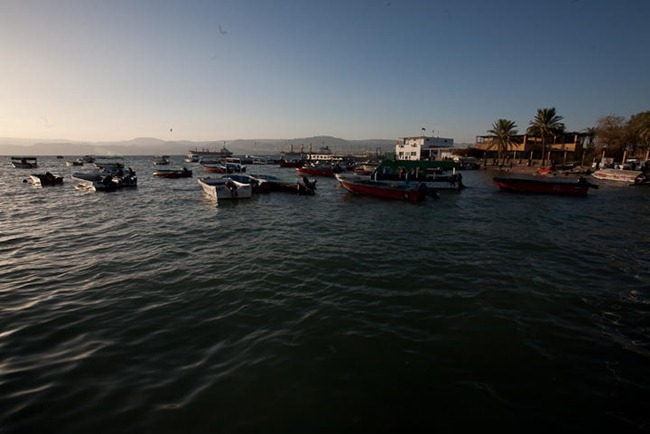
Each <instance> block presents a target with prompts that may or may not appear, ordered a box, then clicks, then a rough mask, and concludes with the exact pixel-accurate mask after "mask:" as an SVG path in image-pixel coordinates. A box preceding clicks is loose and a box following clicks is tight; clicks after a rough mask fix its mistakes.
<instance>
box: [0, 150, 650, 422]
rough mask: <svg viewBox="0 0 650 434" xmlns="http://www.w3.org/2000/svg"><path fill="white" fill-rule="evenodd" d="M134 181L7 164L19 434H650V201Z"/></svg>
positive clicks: (8, 335) (604, 189)
mask: <svg viewBox="0 0 650 434" xmlns="http://www.w3.org/2000/svg"><path fill="white" fill-rule="evenodd" d="M124 162H125V164H126V165H127V166H131V167H133V169H134V170H135V171H136V172H137V175H138V178H139V181H138V182H139V185H138V188H137V189H132V190H121V191H118V192H114V193H92V192H90V193H89V192H84V191H79V190H76V189H75V188H73V185H74V184H73V182H72V181H71V179H70V176H69V175H70V173H71V172H73V171H79V170H84V168H79V167H66V166H65V164H64V163H63V160H60V159H55V158H54V157H43V158H39V168H38V169H35V170H33V172H38V173H44V172H45V171H46V170H49V171H51V172H52V173H54V174H57V175H65V183H64V185H63V186H57V187H45V188H37V187H34V186H32V185H31V184H29V183H25V182H23V180H25V179H27V178H28V175H29V173H31V172H32V171H30V170H24V169H14V168H12V167H11V165H10V161H9V158H8V157H2V158H0V192H1V193H2V205H1V206H0V258H1V262H0V264H1V267H0V432H2V433H14V432H66V433H89V432H120V433H129V432H133V433H143V432H145V433H146V432H151V433H167V432H169V433H176V432H220V433H231V432H282V433H286V432H300V433H305V432H337V433H339V432H424V431H425V430H426V431H428V432H451V431H454V432H460V431H468V430H470V429H476V428H491V429H498V430H500V431H501V432H569V431H571V432H593V431H601V432H603V431H609V432H643V431H648V430H649V429H650V398H649V397H650V319H649V318H650V305H649V300H650V256H649V255H650V235H649V234H648V229H647V226H648V215H649V213H650V189H647V188H635V187H627V186H624V185H618V184H614V183H606V182H599V184H600V188H599V189H598V190H590V192H589V195H588V197H586V198H574V197H556V196H528V195H517V194H511V193H506V192H501V191H499V190H498V189H497V187H496V186H495V185H494V184H493V183H492V182H491V176H493V173H491V172H490V171H485V170H480V171H468V172H463V180H464V183H465V184H466V185H467V186H468V188H467V189H465V190H463V191H453V192H451V191H449V192H441V193H440V198H439V199H438V200H432V199H427V200H426V201H425V202H423V203H421V204H410V203H402V202H392V201H386V200H381V199H374V198H369V197H359V196H353V195H352V194H350V193H348V192H346V191H345V190H344V189H343V188H342V187H341V186H340V185H339V184H338V183H337V181H336V180H335V179H330V178H319V179H318V183H317V193H316V195H315V196H296V195H293V194H287V193H271V194H265V195H259V196H256V197H254V198H252V199H250V200H245V201H244V200H242V201H240V202H235V203H227V202H222V203H219V204H218V205H215V203H214V202H213V201H212V200H210V199H209V198H208V197H207V196H206V195H205V194H204V193H203V191H202V190H201V188H200V186H199V185H198V183H197V177H200V176H205V175H206V174H203V173H202V172H201V170H200V166H198V165H196V164H188V163H184V162H183V160H182V158H181V157H172V167H182V165H183V164H185V165H186V166H188V168H191V169H193V170H194V177H193V178H184V179H158V178H154V177H152V173H153V171H154V168H155V167H154V166H153V164H152V162H151V157H126V159H125V161H124ZM85 170H87V169H85ZM248 171H249V172H251V173H253V172H257V173H265V174H272V175H277V176H283V177H289V178H291V177H293V176H295V175H294V172H293V169H282V168H279V167H275V166H266V165H261V166H257V165H256V166H249V167H248ZM213 176H214V175H213Z"/></svg>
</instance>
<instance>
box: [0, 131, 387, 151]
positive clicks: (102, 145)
mask: <svg viewBox="0 0 650 434" xmlns="http://www.w3.org/2000/svg"><path fill="white" fill-rule="evenodd" d="M394 144H395V141H394V140H390V139H368V140H345V139H341V138H338V137H332V136H313V137H304V138H294V139H237V140H215V141H208V142H197V141H191V140H173V141H170V140H162V139H158V138H155V137H137V138H134V139H130V140H122V141H109V142H79V141H72V140H65V139H60V140H40V139H12V138H0V155H6V156H20V155H31V156H39V155H43V156H50V155H185V154H187V152H188V151H189V150H193V149H211V150H212V149H216V150H219V149H221V148H222V147H223V146H225V147H226V148H228V149H229V150H230V151H232V152H233V153H234V154H237V155H276V154H279V153H280V152H290V151H292V150H293V151H295V152H298V151H300V150H301V149H302V150H303V151H304V152H308V151H313V152H318V150H319V149H320V148H321V147H328V148H329V149H330V150H331V151H332V152H334V153H341V154H348V153H350V154H357V153H363V152H374V151H376V150H377V149H379V150H381V152H386V151H391V150H393V149H394Z"/></svg>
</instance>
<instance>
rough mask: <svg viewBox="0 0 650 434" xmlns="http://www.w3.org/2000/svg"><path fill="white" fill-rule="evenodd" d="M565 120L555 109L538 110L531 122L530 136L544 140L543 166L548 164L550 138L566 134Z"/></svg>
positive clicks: (529, 127) (528, 131)
mask: <svg viewBox="0 0 650 434" xmlns="http://www.w3.org/2000/svg"><path fill="white" fill-rule="evenodd" d="M562 119H564V118H563V117H562V116H559V115H558V114H557V112H556V110H555V107H551V108H541V109H537V114H536V115H535V118H534V119H533V120H532V121H530V124H529V126H528V130H527V131H526V132H527V133H528V134H530V135H532V136H537V137H541V138H542V166H544V165H545V163H546V141H547V140H548V138H550V137H552V136H555V135H558V134H560V133H562V132H564V124H563V123H562V122H561V121H562Z"/></svg>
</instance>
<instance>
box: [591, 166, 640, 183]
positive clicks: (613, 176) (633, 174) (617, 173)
mask: <svg viewBox="0 0 650 434" xmlns="http://www.w3.org/2000/svg"><path fill="white" fill-rule="evenodd" d="M640 174H641V171H640V170H626V169H598V170H596V171H595V172H594V173H592V174H591V176H593V177H594V178H596V179H602V180H604V181H618V182H626V183H628V184H631V183H634V180H635V179H636V178H637V177H638V176H639V175H640Z"/></svg>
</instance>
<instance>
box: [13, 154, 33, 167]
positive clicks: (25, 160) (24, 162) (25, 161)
mask: <svg viewBox="0 0 650 434" xmlns="http://www.w3.org/2000/svg"><path fill="white" fill-rule="evenodd" d="M11 164H12V165H13V166H14V167H15V168H16V169H33V168H35V167H38V164H37V163H36V157H11Z"/></svg>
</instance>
